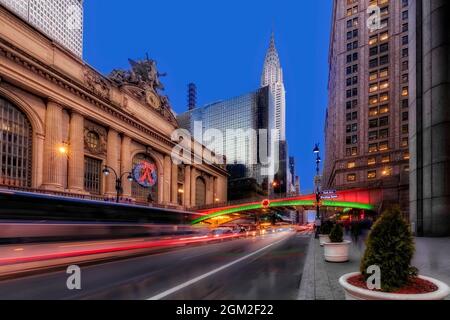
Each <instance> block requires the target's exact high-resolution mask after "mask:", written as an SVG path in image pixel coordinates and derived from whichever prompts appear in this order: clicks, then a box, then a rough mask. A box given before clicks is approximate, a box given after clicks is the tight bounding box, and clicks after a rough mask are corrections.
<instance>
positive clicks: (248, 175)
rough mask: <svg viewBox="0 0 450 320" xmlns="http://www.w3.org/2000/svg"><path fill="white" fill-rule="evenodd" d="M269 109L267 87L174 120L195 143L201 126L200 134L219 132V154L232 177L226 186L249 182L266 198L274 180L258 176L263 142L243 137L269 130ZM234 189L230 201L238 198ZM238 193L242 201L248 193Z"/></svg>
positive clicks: (270, 100)
mask: <svg viewBox="0 0 450 320" xmlns="http://www.w3.org/2000/svg"><path fill="white" fill-rule="evenodd" d="M270 109H273V98H272V95H271V93H270V90H269V87H264V88H261V89H259V90H257V91H255V92H251V93H248V94H245V95H242V96H239V97H235V98H232V99H229V100H225V101H220V102H216V103H212V104H208V105H206V106H203V107H199V108H195V109H193V110H189V111H187V112H185V113H183V114H180V115H178V116H177V119H178V123H179V125H180V127H181V128H184V129H187V130H188V131H189V132H191V134H193V135H194V138H196V139H197V140H198V137H195V133H196V125H200V127H199V128H197V131H198V130H199V129H200V131H201V134H204V133H205V132H206V131H207V130H209V129H215V130H219V131H220V132H222V133H223V135H224V137H223V143H222V146H223V151H222V152H223V153H224V155H225V156H226V159H227V164H228V171H229V173H230V175H231V177H230V179H229V186H234V185H236V187H240V186H239V184H242V183H243V181H244V180H246V181H247V182H246V183H248V181H249V180H252V181H253V182H254V183H256V185H258V186H259V187H258V188H259V189H261V190H260V191H261V193H264V194H267V193H268V192H269V189H268V186H269V185H270V183H271V182H272V180H273V177H268V176H266V175H264V174H261V172H262V171H261V169H262V167H263V165H262V164H261V162H260V161H259V156H258V155H259V147H260V146H261V143H263V142H260V138H261V137H260V136H259V135H254V136H253V135H247V134H246V133H248V132H250V131H249V130H253V132H256V133H258V132H259V130H260V129H266V130H268V128H269V127H268V126H269V110H270ZM232 130H236V131H235V132H236V133H238V134H233V133H231V131H232ZM268 133H269V132H268ZM219 151H220V150H219ZM237 182H239V183H237ZM233 189H234V187H233V188H230V189H229V199H230V200H233V199H236V198H238V197H239V194H238V192H234V191H233ZM240 193H241V196H242V197H244V198H245V197H248V196H245V195H246V194H247V193H246V192H244V190H240ZM233 195H234V196H233ZM247 195H248V194H247Z"/></svg>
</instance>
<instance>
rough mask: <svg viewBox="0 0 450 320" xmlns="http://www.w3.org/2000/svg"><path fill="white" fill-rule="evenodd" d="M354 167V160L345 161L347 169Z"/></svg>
mask: <svg viewBox="0 0 450 320" xmlns="http://www.w3.org/2000/svg"><path fill="white" fill-rule="evenodd" d="M355 167H356V162H354V161H352V162H349V163H347V169H353V168H355Z"/></svg>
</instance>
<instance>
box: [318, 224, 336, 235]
mask: <svg viewBox="0 0 450 320" xmlns="http://www.w3.org/2000/svg"><path fill="white" fill-rule="evenodd" d="M331 229H333V222H331V221H325V222H324V223H323V224H322V226H321V227H320V234H326V235H329V234H330V233H331Z"/></svg>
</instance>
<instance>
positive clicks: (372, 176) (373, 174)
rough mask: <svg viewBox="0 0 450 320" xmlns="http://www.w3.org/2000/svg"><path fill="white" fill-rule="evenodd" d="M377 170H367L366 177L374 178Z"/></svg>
mask: <svg viewBox="0 0 450 320" xmlns="http://www.w3.org/2000/svg"><path fill="white" fill-rule="evenodd" d="M376 178H377V172H376V171H375V170H373V171H369V172H367V179H376Z"/></svg>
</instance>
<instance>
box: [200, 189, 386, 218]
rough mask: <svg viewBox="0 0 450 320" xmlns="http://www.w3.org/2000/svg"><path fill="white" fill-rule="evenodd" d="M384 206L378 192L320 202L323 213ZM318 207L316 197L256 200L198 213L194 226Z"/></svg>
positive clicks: (351, 193)
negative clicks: (325, 211) (325, 210)
mask: <svg viewBox="0 0 450 320" xmlns="http://www.w3.org/2000/svg"><path fill="white" fill-rule="evenodd" d="M381 203H382V191H381V190H378V189H370V190H368V189H357V190H343V191H337V192H336V194H335V196H334V197H333V199H322V200H321V201H320V202H319V207H320V208H321V210H324V208H327V209H332V210H333V209H335V210H341V211H344V212H345V211H348V210H352V209H357V210H363V211H372V212H378V211H379V207H380V204H381ZM316 206H317V202H316V195H315V194H309V195H301V196H295V197H285V198H271V199H266V200H255V201H249V202H247V203H239V204H232V203H230V204H227V205H221V206H218V207H209V208H204V209H200V210H197V213H198V214H200V215H201V217H199V218H198V219H196V220H194V221H193V222H192V224H194V225H195V224H199V223H207V224H212V223H214V222H215V223H217V224H221V223H220V221H219V222H218V220H221V221H223V223H229V222H230V221H233V220H238V219H242V218H245V217H251V216H264V215H270V214H273V213H276V212H281V211H287V210H313V209H315V208H316Z"/></svg>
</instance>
